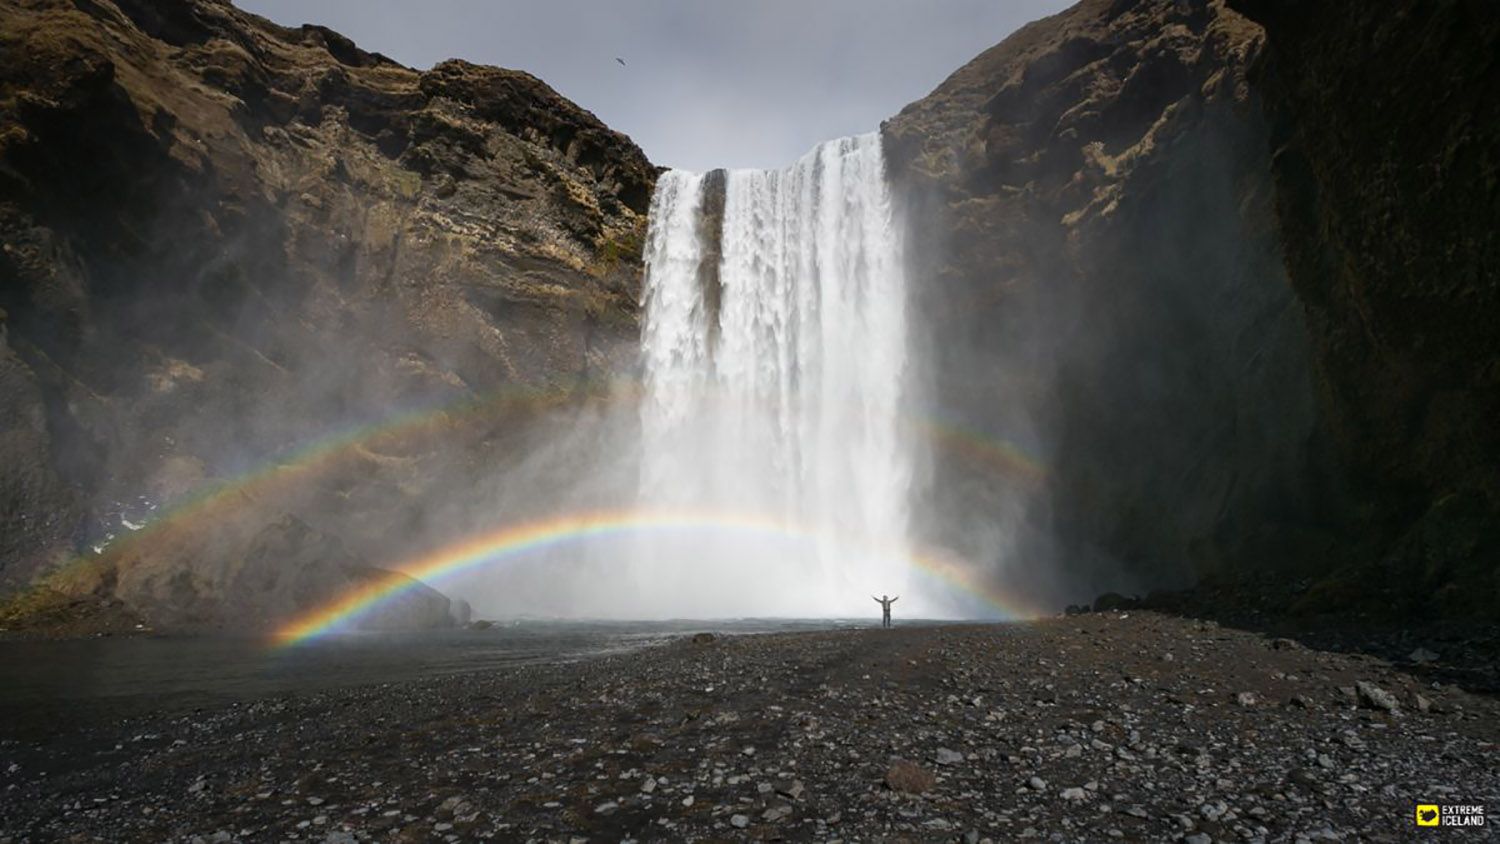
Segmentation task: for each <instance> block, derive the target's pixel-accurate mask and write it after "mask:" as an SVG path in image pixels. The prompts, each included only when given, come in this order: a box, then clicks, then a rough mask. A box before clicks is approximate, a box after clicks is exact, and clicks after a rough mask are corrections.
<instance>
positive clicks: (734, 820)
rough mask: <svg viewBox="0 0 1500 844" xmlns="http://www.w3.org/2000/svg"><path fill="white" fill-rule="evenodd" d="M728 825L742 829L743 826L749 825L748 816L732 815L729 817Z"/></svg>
mask: <svg viewBox="0 0 1500 844" xmlns="http://www.w3.org/2000/svg"><path fill="white" fill-rule="evenodd" d="M729 825H730V826H732V827H734V828H735V829H744V828H745V827H747V826H749V825H750V816H749V815H732V816H731V817H730V818H729Z"/></svg>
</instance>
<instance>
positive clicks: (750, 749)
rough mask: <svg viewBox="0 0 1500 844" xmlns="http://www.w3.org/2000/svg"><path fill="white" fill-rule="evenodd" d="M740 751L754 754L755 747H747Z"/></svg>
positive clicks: (750, 754) (749, 754)
mask: <svg viewBox="0 0 1500 844" xmlns="http://www.w3.org/2000/svg"><path fill="white" fill-rule="evenodd" d="M740 752H741V753H743V754H745V755H746V756H754V755H755V748H753V747H747V748H745V749H744V750H741V751H740Z"/></svg>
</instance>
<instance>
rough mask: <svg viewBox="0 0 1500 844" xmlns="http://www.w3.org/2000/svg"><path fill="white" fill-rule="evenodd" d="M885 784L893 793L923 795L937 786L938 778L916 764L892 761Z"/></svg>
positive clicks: (903, 760)
mask: <svg viewBox="0 0 1500 844" xmlns="http://www.w3.org/2000/svg"><path fill="white" fill-rule="evenodd" d="M885 784H886V786H887V787H888V788H890V789H891V790H892V791H904V792H906V793H907V794H921V793H922V792H924V791H931V790H932V787H933V786H935V785H937V777H936V776H933V774H932V772H931V771H928V770H927V769H926V768H923V767H922V766H921V765H918V764H917V763H915V762H909V761H907V760H905V759H892V760H891V766H890V767H889V768H887V769H886V772H885Z"/></svg>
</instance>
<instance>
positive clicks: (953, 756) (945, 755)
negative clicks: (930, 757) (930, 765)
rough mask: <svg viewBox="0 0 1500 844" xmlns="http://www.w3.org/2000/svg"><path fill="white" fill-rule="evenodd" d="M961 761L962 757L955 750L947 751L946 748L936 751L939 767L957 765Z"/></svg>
mask: <svg viewBox="0 0 1500 844" xmlns="http://www.w3.org/2000/svg"><path fill="white" fill-rule="evenodd" d="M963 761H964V755H963V754H962V753H959V752H958V751H956V750H949V749H948V748H946V747H939V748H938V749H937V763H938V764H939V765H958V764H961V763H962V762H963Z"/></svg>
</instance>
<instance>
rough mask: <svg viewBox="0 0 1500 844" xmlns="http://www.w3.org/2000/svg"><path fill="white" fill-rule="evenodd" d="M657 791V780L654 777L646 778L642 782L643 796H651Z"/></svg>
mask: <svg viewBox="0 0 1500 844" xmlns="http://www.w3.org/2000/svg"><path fill="white" fill-rule="evenodd" d="M655 790H656V779H655V778H654V777H646V778H645V779H643V780H641V793H642V794H650V793H651V792H653V791H655Z"/></svg>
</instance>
